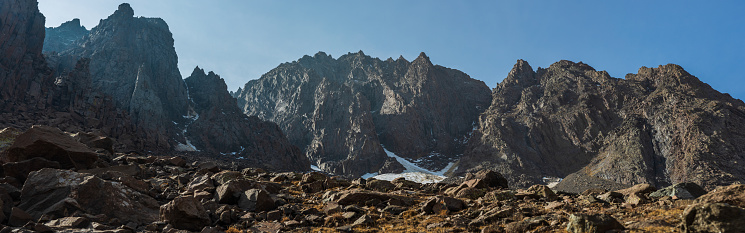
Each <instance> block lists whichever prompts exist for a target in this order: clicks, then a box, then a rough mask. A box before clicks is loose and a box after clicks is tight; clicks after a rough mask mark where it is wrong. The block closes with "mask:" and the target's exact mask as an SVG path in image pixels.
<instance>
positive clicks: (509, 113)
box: [459, 60, 745, 189]
mask: <svg viewBox="0 0 745 233" xmlns="http://www.w3.org/2000/svg"><path fill="white" fill-rule="evenodd" d="M492 96H493V100H492V104H491V106H490V107H489V109H488V110H487V111H486V112H485V113H484V114H482V115H481V117H480V120H479V127H478V130H477V131H475V132H474V136H473V138H472V139H471V141H470V142H469V145H468V149H467V150H466V153H465V154H464V156H463V157H462V159H461V161H460V164H459V165H460V171H465V170H467V169H469V168H476V169H483V168H494V169H497V170H498V171H500V172H501V173H503V174H506V175H507V176H508V177H511V178H510V182H511V184H512V185H515V186H528V185H530V184H532V183H541V182H542V180H541V179H542V178H543V177H561V178H563V177H566V176H568V175H570V174H573V173H574V175H573V176H572V177H575V178H577V179H581V177H583V176H584V177H586V176H591V177H592V178H593V179H594V178H600V179H602V180H605V181H610V182H612V183H618V184H625V185H633V184H639V183H649V184H652V185H654V186H657V187H662V186H666V185H670V184H673V183H679V182H696V183H698V184H701V185H703V186H704V187H706V188H708V189H711V188H713V187H715V186H716V185H724V184H730V183H732V182H736V181H740V182H741V181H743V179H745V168H743V167H742V166H740V165H739V164H742V163H744V162H745V156H744V155H743V154H742V153H739V152H741V151H743V150H745V134H744V133H743V132H745V104H744V103H743V102H742V101H741V100H737V99H733V98H732V97H730V96H729V95H727V94H722V93H719V92H717V91H716V90H714V89H712V88H711V87H710V86H709V85H707V84H705V83H703V82H701V81H700V80H698V78H696V77H694V76H692V75H691V74H689V73H687V72H686V71H685V70H683V68H681V67H680V66H677V65H672V64H671V65H665V66H660V67H658V68H646V67H642V68H641V69H639V72H638V73H637V74H629V75H627V76H626V79H616V78H612V77H610V76H609V75H608V73H607V72H604V71H596V70H595V69H593V68H592V67H590V66H588V65H586V64H583V63H581V62H580V63H574V62H570V61H560V62H557V63H554V64H553V65H551V66H550V67H548V68H539V69H538V70H536V71H534V70H533V69H532V68H531V67H530V65H529V64H528V63H527V62H525V61H522V60H520V61H518V62H517V64H516V65H515V66H514V68H513V69H512V71H510V73H509V75H508V76H507V78H506V79H505V80H504V81H503V82H502V83H499V84H498V85H497V87H496V88H495V89H494V92H493V94H492ZM565 182H572V181H571V180H565Z"/></svg>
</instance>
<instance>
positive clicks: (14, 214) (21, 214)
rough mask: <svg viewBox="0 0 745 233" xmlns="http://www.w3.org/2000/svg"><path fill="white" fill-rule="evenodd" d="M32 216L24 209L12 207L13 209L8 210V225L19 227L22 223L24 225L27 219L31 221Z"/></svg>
mask: <svg viewBox="0 0 745 233" xmlns="http://www.w3.org/2000/svg"><path fill="white" fill-rule="evenodd" d="M33 220H34V217H31V215H29V214H28V213H26V212H25V211H23V210H21V209H19V208H16V207H13V209H12V210H11V211H10V216H8V225H11V226H15V227H21V226H23V225H26V223H28V222H29V221H33Z"/></svg>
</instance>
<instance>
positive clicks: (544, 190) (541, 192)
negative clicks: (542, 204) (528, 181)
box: [528, 184, 559, 201]
mask: <svg viewBox="0 0 745 233" xmlns="http://www.w3.org/2000/svg"><path fill="white" fill-rule="evenodd" d="M528 192H531V193H534V194H535V195H537V196H539V197H541V198H545V199H546V200H548V201H553V200H556V199H557V198H558V197H559V196H557V195H556V193H554V191H553V190H551V188H549V187H548V186H545V185H540V184H536V185H533V186H530V188H528Z"/></svg>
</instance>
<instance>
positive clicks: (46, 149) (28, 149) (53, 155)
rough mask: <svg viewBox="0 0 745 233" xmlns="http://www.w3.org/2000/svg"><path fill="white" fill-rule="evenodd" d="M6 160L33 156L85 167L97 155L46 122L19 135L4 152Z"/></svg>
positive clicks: (62, 164)
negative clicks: (45, 124)
mask: <svg viewBox="0 0 745 233" xmlns="http://www.w3.org/2000/svg"><path fill="white" fill-rule="evenodd" d="M4 157H5V159H6V161H8V162H19V161H23V160H28V159H31V158H35V157H41V158H44V159H46V160H49V161H55V162H58V163H59V164H60V167H62V168H65V169H69V168H75V169H88V168H91V167H92V166H93V163H95V162H96V160H98V155H96V153H95V152H93V151H92V150H91V149H90V148H88V147H87V146H85V145H84V144H82V143H80V142H78V141H76V140H75V139H74V138H72V137H70V135H67V134H65V133H63V132H62V131H61V130H59V129H57V128H53V127H49V126H41V125H35V126H32V127H31V128H30V129H29V130H27V131H26V132H24V133H23V134H21V135H19V136H18V137H17V138H16V140H15V142H13V145H11V146H10V147H8V148H7V149H6V153H5V155H4Z"/></svg>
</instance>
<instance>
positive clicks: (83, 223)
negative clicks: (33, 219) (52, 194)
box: [47, 217, 90, 228]
mask: <svg viewBox="0 0 745 233" xmlns="http://www.w3.org/2000/svg"><path fill="white" fill-rule="evenodd" d="M89 223H90V221H89V220H88V219H86V218H84V217H64V218H59V219H55V220H52V221H50V222H49V223H47V225H48V226H52V227H64V228H86V227H87V226H88V224H89Z"/></svg>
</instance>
